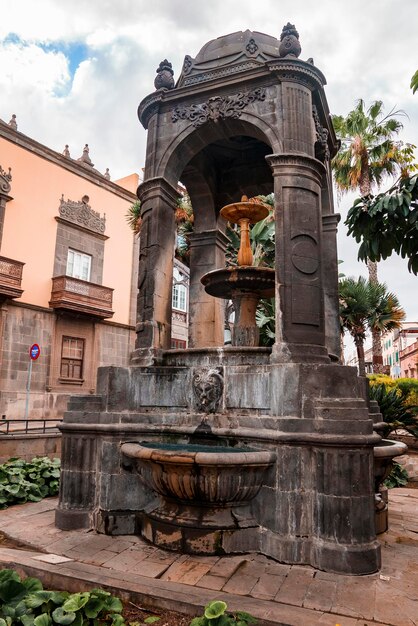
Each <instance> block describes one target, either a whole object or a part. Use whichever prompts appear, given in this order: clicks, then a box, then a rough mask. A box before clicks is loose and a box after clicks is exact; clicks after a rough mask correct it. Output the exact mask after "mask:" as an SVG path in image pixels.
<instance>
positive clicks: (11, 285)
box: [0, 256, 24, 301]
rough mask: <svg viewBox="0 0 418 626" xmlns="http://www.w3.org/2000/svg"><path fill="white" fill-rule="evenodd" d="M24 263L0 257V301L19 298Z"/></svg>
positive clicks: (21, 290)
mask: <svg viewBox="0 0 418 626" xmlns="http://www.w3.org/2000/svg"><path fill="white" fill-rule="evenodd" d="M23 266H24V263H22V262H21V261H13V259H7V258H6V257H4V256H0V301H3V300H6V299H7V298H20V296H21V295H22V293H23V289H21V284H22V273H23Z"/></svg>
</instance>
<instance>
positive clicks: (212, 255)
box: [189, 230, 228, 348]
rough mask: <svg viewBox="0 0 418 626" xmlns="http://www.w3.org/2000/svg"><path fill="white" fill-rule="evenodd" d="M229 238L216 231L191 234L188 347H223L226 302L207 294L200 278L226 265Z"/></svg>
mask: <svg viewBox="0 0 418 626" xmlns="http://www.w3.org/2000/svg"><path fill="white" fill-rule="evenodd" d="M227 243H228V238H227V237H226V235H224V233H223V232H221V231H219V230H208V231H205V232H200V233H193V234H192V235H190V292H189V347H190V348H209V347H220V346H223V345H224V325H225V319H224V317H225V315H224V313H225V301H224V300H223V299H222V298H214V297H213V296H210V295H209V294H207V293H206V291H205V289H204V287H203V285H202V283H201V282H200V279H201V277H202V276H203V275H204V274H206V273H207V272H210V271H211V270H215V269H219V268H221V267H224V266H225V250H226V246H227Z"/></svg>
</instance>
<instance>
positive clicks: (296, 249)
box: [266, 153, 329, 362]
mask: <svg viewBox="0 0 418 626" xmlns="http://www.w3.org/2000/svg"><path fill="white" fill-rule="evenodd" d="M266 159H267V161H268V163H269V164H270V166H271V168H272V170H273V176H274V193H275V215H276V343H275V345H274V347H273V352H272V361H273V362H307V361H311V362H312V361H313V362H315V361H322V362H328V361H329V357H328V354H327V350H326V348H325V324H324V295H323V285H322V267H321V262H322V252H321V246H322V241H321V231H322V223H321V182H322V178H323V174H324V166H323V164H322V163H321V162H320V161H318V160H317V159H315V158H313V157H311V156H308V155H300V154H292V153H289V154H274V155H269V156H267V157H266Z"/></svg>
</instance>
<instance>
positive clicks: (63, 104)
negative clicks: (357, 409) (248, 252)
mask: <svg viewBox="0 0 418 626" xmlns="http://www.w3.org/2000/svg"><path fill="white" fill-rule="evenodd" d="M0 7H1V8H2V11H1V14H2V19H1V21H0V68H1V70H0V118H1V119H2V120H3V121H5V122H8V121H9V120H10V118H11V115H12V114H16V116H17V123H18V130H19V131H21V132H22V133H25V134H26V135H29V136H30V137H32V138H33V139H36V140H37V141H39V142H40V143H43V144H45V145H47V146H48V147H50V148H52V149H54V150H57V151H58V152H62V150H63V149H64V146H65V144H68V145H69V149H70V153H71V156H72V157H73V158H78V157H80V156H81V154H82V149H83V146H84V144H85V143H88V144H89V147H90V157H91V159H92V161H93V163H94V166H95V167H96V169H98V170H99V171H101V172H104V171H105V169H106V168H107V167H108V168H109V170H110V174H111V177H112V179H113V180H115V179H117V178H122V177H124V176H127V175H129V174H131V173H133V172H140V171H141V167H143V164H144V159H145V145H146V131H145V130H144V129H143V128H142V126H141V125H140V123H139V121H138V118H137V113H136V111H137V107H138V104H139V102H140V101H141V100H142V99H143V98H144V97H145V96H146V95H148V94H149V93H151V92H152V91H154V85H153V82H154V78H155V75H156V74H155V72H156V69H157V67H158V65H159V63H160V61H161V60H163V59H165V58H167V59H168V60H169V61H171V63H172V64H173V69H174V72H175V74H174V78H175V79H176V78H178V76H179V73H180V70H181V67H182V64H183V59H184V56H185V55H186V54H190V55H191V56H192V57H195V56H196V55H197V53H198V51H199V50H200V48H201V47H202V46H203V45H204V44H205V43H206V42H207V41H209V40H210V39H213V38H216V37H219V36H221V35H225V34H227V33H231V32H235V31H238V30H246V29H247V28H248V29H250V30H255V31H261V32H265V33H268V34H269V35H273V36H275V37H277V38H279V37H280V33H281V30H282V27H283V26H284V24H286V23H287V22H291V23H292V24H295V25H296V28H297V30H298V32H299V35H300V43H301V46H302V53H301V56H300V58H301V59H304V60H306V59H308V58H309V57H313V58H314V61H315V65H316V66H317V67H318V68H319V69H320V70H321V71H322V72H323V73H324V74H325V76H326V79H327V86H326V95H327V99H328V103H329V108H330V111H331V113H335V114H341V115H346V114H347V113H348V112H349V111H350V110H351V109H353V108H354V106H355V104H356V101H357V100H358V99H359V98H363V99H364V100H365V101H366V104H370V103H371V102H372V101H373V100H383V102H384V105H385V111H386V112H387V113H389V111H391V110H392V109H393V108H394V109H401V110H403V111H404V112H405V116H404V117H403V118H402V121H403V124H404V129H403V131H402V134H401V135H400V137H399V138H400V139H401V140H403V141H405V142H409V143H412V144H415V145H418V92H417V93H416V94H415V95H413V94H412V91H411V90H410V88H409V84H410V80H411V77H412V75H413V73H414V72H415V71H416V70H417V69H418V54H417V50H418V46H417V39H418V35H417V25H418V2H417V0H401V1H400V0H368V1H367V2H365V1H364V0H349V1H348V0H315V1H313V0H298V2H296V1H295V0H259V2H254V0H239V1H238V0H211V2H207V1H202V0H152V1H150V0H117V1H115V0H89V1H86V0H36V1H35V0H12V1H11V2H6V0H0ZM416 154H417V161H418V152H417V153H416ZM0 165H2V167H3V168H6V167H7V163H6V162H3V158H2V155H1V154H0ZM388 186H389V183H388ZM383 187H385V185H384V186H383ZM354 197H355V196H351V195H346V196H344V197H343V198H338V197H337V195H336V196H335V198H336V209H337V210H338V212H340V213H341V215H342V220H341V223H340V228H339V235H338V243H339V251H338V256H339V259H341V260H342V261H343V263H342V264H341V266H340V271H341V272H343V273H344V274H345V275H347V276H359V275H360V274H362V275H366V274H367V271H366V267H365V265H364V263H359V262H358V261H357V244H356V242H355V241H354V239H352V238H351V237H347V234H346V229H345V227H344V226H343V225H342V222H343V221H344V219H345V216H346V214H347V210H348V208H349V207H350V206H351V203H352V200H353V198H354ZM379 280H381V281H383V282H385V283H386V284H387V286H388V288H389V289H390V290H391V291H394V292H396V294H397V295H398V297H399V299H400V302H401V305H402V306H403V307H404V308H405V310H406V312H407V319H408V320H409V321H418V289H417V287H418V277H415V276H413V275H411V274H409V273H408V270H407V263H406V261H405V260H404V259H400V258H398V257H396V256H392V257H390V258H389V259H387V260H386V261H384V262H382V263H380V264H379Z"/></svg>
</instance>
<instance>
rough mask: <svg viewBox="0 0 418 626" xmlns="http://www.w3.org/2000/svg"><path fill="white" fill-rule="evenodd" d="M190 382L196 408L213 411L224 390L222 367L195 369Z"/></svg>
mask: <svg viewBox="0 0 418 626" xmlns="http://www.w3.org/2000/svg"><path fill="white" fill-rule="evenodd" d="M192 384H193V396H194V401H195V407H196V410H197V411H203V412H204V413H215V412H216V411H217V410H218V406H219V404H220V402H221V399H222V395H223V390H224V379H223V376H222V368H220V367H218V368H209V369H206V368H199V369H195V371H194V374H193V381H192Z"/></svg>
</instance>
